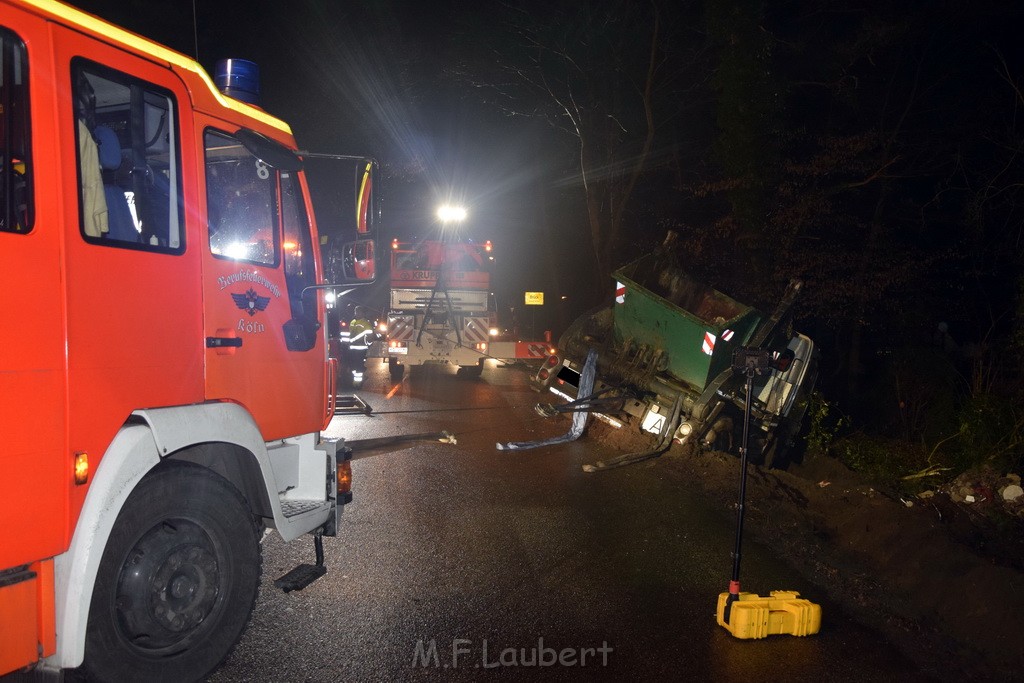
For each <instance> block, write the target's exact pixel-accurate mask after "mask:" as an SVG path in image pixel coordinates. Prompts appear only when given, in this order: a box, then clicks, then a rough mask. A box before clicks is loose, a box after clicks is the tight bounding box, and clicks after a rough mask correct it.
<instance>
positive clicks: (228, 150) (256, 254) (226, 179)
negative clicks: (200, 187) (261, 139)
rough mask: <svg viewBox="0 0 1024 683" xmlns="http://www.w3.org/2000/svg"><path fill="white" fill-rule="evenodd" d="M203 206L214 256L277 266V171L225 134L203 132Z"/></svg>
mask: <svg viewBox="0 0 1024 683" xmlns="http://www.w3.org/2000/svg"><path fill="white" fill-rule="evenodd" d="M205 147H206V207H207V220H208V223H209V229H210V251H212V252H213V254H214V255H215V256H219V257H221V258H229V259H234V260H237V261H248V262H250V263H256V264H259V265H265V266H276V265H277V254H278V237H277V234H278V231H277V199H276V193H277V187H276V179H277V172H275V171H274V170H273V169H272V168H270V167H269V166H267V165H266V164H264V163H263V162H262V161H260V160H259V159H257V158H256V157H255V156H253V155H252V153H250V152H249V151H248V150H247V149H246V148H245V147H243V146H242V145H241V143H239V142H238V141H237V140H235V139H234V138H232V137H231V136H229V135H226V134H224V133H218V132H215V131H207V133H206V136H205Z"/></svg>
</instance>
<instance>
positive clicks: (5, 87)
mask: <svg viewBox="0 0 1024 683" xmlns="http://www.w3.org/2000/svg"><path fill="white" fill-rule="evenodd" d="M28 126H29V116H28V63H27V58H26V53H25V43H23V42H22V41H21V40H20V39H19V38H18V37H17V36H15V35H14V34H13V33H11V32H10V31H8V30H6V29H3V28H0V232H16V233H27V232H29V231H30V230H31V229H32V222H33V210H32V208H33V207H32V161H31V155H30V150H29V140H30V136H29V129H28Z"/></svg>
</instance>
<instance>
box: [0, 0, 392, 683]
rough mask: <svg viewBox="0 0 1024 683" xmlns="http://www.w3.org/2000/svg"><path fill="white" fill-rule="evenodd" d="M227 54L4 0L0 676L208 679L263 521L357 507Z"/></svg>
mask: <svg viewBox="0 0 1024 683" xmlns="http://www.w3.org/2000/svg"><path fill="white" fill-rule="evenodd" d="M238 66H242V67H245V66H246V65H245V64H241V65H238ZM231 67H232V65H231V64H230V63H229V64H227V65H225V68H224V72H223V73H220V72H218V78H217V80H218V85H219V86H220V88H219V89H218V87H216V86H215V85H214V83H213V82H212V81H211V79H210V78H209V76H208V75H207V74H206V73H205V72H204V71H203V69H202V68H201V67H200V66H199V65H198V64H197V63H195V62H194V61H193V60H191V59H189V58H187V57H184V56H182V55H180V54H178V53H175V52H173V51H171V50H169V49H167V48H164V47H162V46H160V45H157V44H155V43H153V42H150V41H148V40H145V39H143V38H141V37H139V36H137V35H134V34H132V33H129V32H127V31H124V30H122V29H120V28H118V27H116V26H113V25H111V24H109V23H106V22H103V21H101V20H99V19H97V18H95V17H93V16H91V15H88V14H86V13H83V12H80V11H78V10H76V9H73V8H70V7H68V6H65V5H61V4H59V3H57V2H54V1H52V0H20V1H14V0H0V291H3V292H4V294H3V301H4V308H5V314H6V316H7V320H6V322H5V323H4V324H3V325H0V441H2V443H3V448H0V471H2V472H3V473H4V475H5V478H6V480H7V481H8V482H10V483H11V484H13V485H10V486H8V487H7V490H6V491H5V494H4V496H2V497H0V634H2V638H0V675H2V674H4V673H7V672H11V671H17V670H24V669H26V668H30V667H33V666H40V667H43V668H47V669H52V670H59V669H70V668H76V667H80V666H81V667H83V669H84V670H85V672H86V674H87V676H88V677H89V678H90V679H95V680H149V681H165V680H166V681H171V680H173V681H182V680H196V679H200V678H202V677H204V676H205V675H206V674H207V673H208V672H209V671H211V670H212V669H213V668H215V667H216V666H217V665H218V664H219V663H220V662H221V661H222V660H223V659H224V657H226V655H227V653H228V652H229V651H230V649H231V647H232V646H233V644H234V643H235V642H236V641H237V639H238V638H239V636H240V634H241V632H242V630H243V629H244V627H245V625H246V623H247V621H248V617H249V614H250V612H251V610H252V607H253V603H254V600H255V596H256V591H257V587H258V583H259V576H260V571H261V567H260V543H259V542H260V538H261V534H262V533H263V531H264V530H265V529H275V530H276V531H277V532H278V533H279V534H280V535H281V536H282V537H283V538H284V539H285V540H288V541H290V540H293V539H296V538H298V537H300V536H302V535H305V534H310V533H312V534H314V536H315V539H316V543H317V550H318V551H319V550H320V549H321V548H320V545H319V543H320V536H322V535H328V536H331V535H334V534H335V533H336V529H337V523H338V516H339V515H340V513H341V509H342V507H343V506H344V504H345V503H346V502H347V500H349V499H350V496H351V494H350V493H349V492H348V484H349V483H350V479H351V470H350V468H349V462H348V459H347V458H348V454H347V452H346V450H345V449H344V447H343V443H342V442H340V441H338V440H331V439H327V438H324V437H322V436H321V434H320V432H321V430H322V429H324V427H325V426H326V425H327V423H328V421H329V420H330V419H331V417H332V414H333V396H334V386H333V384H334V378H335V372H334V368H333V364H332V363H333V362H332V360H331V359H330V358H329V357H328V354H327V345H326V337H325V334H324V328H323V325H322V323H323V321H324V319H325V311H324V302H323V298H324V296H323V287H324V274H323V272H322V268H321V261H320V255H319V239H318V236H317V231H316V224H315V220H314V215H313V210H312V205H311V202H310V195H309V190H308V186H307V182H306V178H305V175H304V171H303V170H302V163H301V159H300V157H299V156H298V155H297V152H296V145H295V141H294V139H293V136H292V133H291V130H290V128H289V127H288V125H287V124H285V123H284V122H282V121H280V120H278V119H276V118H274V117H272V116H270V115H268V114H267V113H266V112H264V111H263V110H262V109H260V108H259V107H258V106H256V105H255V104H253V103H252V102H253V101H254V99H255V92H254V90H255V89H256V88H254V83H253V76H252V72H251V70H247V69H246V68H241V69H239V70H233V69H232V68H231ZM368 169H369V165H367V166H366V170H368ZM364 175H365V174H364ZM357 185H358V182H357ZM361 187H362V188H363V190H364V192H369V187H370V183H369V182H368V179H367V178H364V179H363V182H362V185H361ZM359 201H360V202H361V203H363V205H364V206H363V213H364V217H365V213H366V209H365V204H366V203H368V202H369V201H370V198H369V196H368V195H367V194H364V195H361V196H360V199H359ZM358 211H359V209H357V212H358ZM364 251H365V248H364ZM370 253H371V254H372V248H371V252H370ZM371 270H372V268H371ZM363 272H364V274H365V272H366V271H365V267H364V270H363ZM318 555H321V557H320V558H318V559H319V560H322V554H321V553H318ZM307 567H309V565H307ZM322 573H323V571H322V561H321V562H318V565H317V568H314V569H312V570H309V571H307V572H305V574H302V572H300V574H301V576H292V577H291V583H288V582H286V584H287V586H286V587H290V588H301V587H302V585H304V583H303V581H307V580H309V577H310V576H313V575H319V574H322ZM314 578H315V577H314Z"/></svg>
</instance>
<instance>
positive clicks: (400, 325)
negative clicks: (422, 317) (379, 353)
mask: <svg viewBox="0 0 1024 683" xmlns="http://www.w3.org/2000/svg"><path fill="white" fill-rule="evenodd" d="M415 333H416V319H415V318H413V317H412V316H411V315H410V316H401V317H397V318H392V319H391V320H389V321H388V339H390V340H392V341H410V340H412V338H413V336H414V335H415Z"/></svg>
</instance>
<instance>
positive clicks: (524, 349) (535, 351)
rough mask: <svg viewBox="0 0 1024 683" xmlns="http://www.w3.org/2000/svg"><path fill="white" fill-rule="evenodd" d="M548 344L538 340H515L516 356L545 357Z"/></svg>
mask: <svg viewBox="0 0 1024 683" xmlns="http://www.w3.org/2000/svg"><path fill="white" fill-rule="evenodd" d="M548 350H549V349H548V345H547V344H544V343H539V342H516V358H547V356H548Z"/></svg>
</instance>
